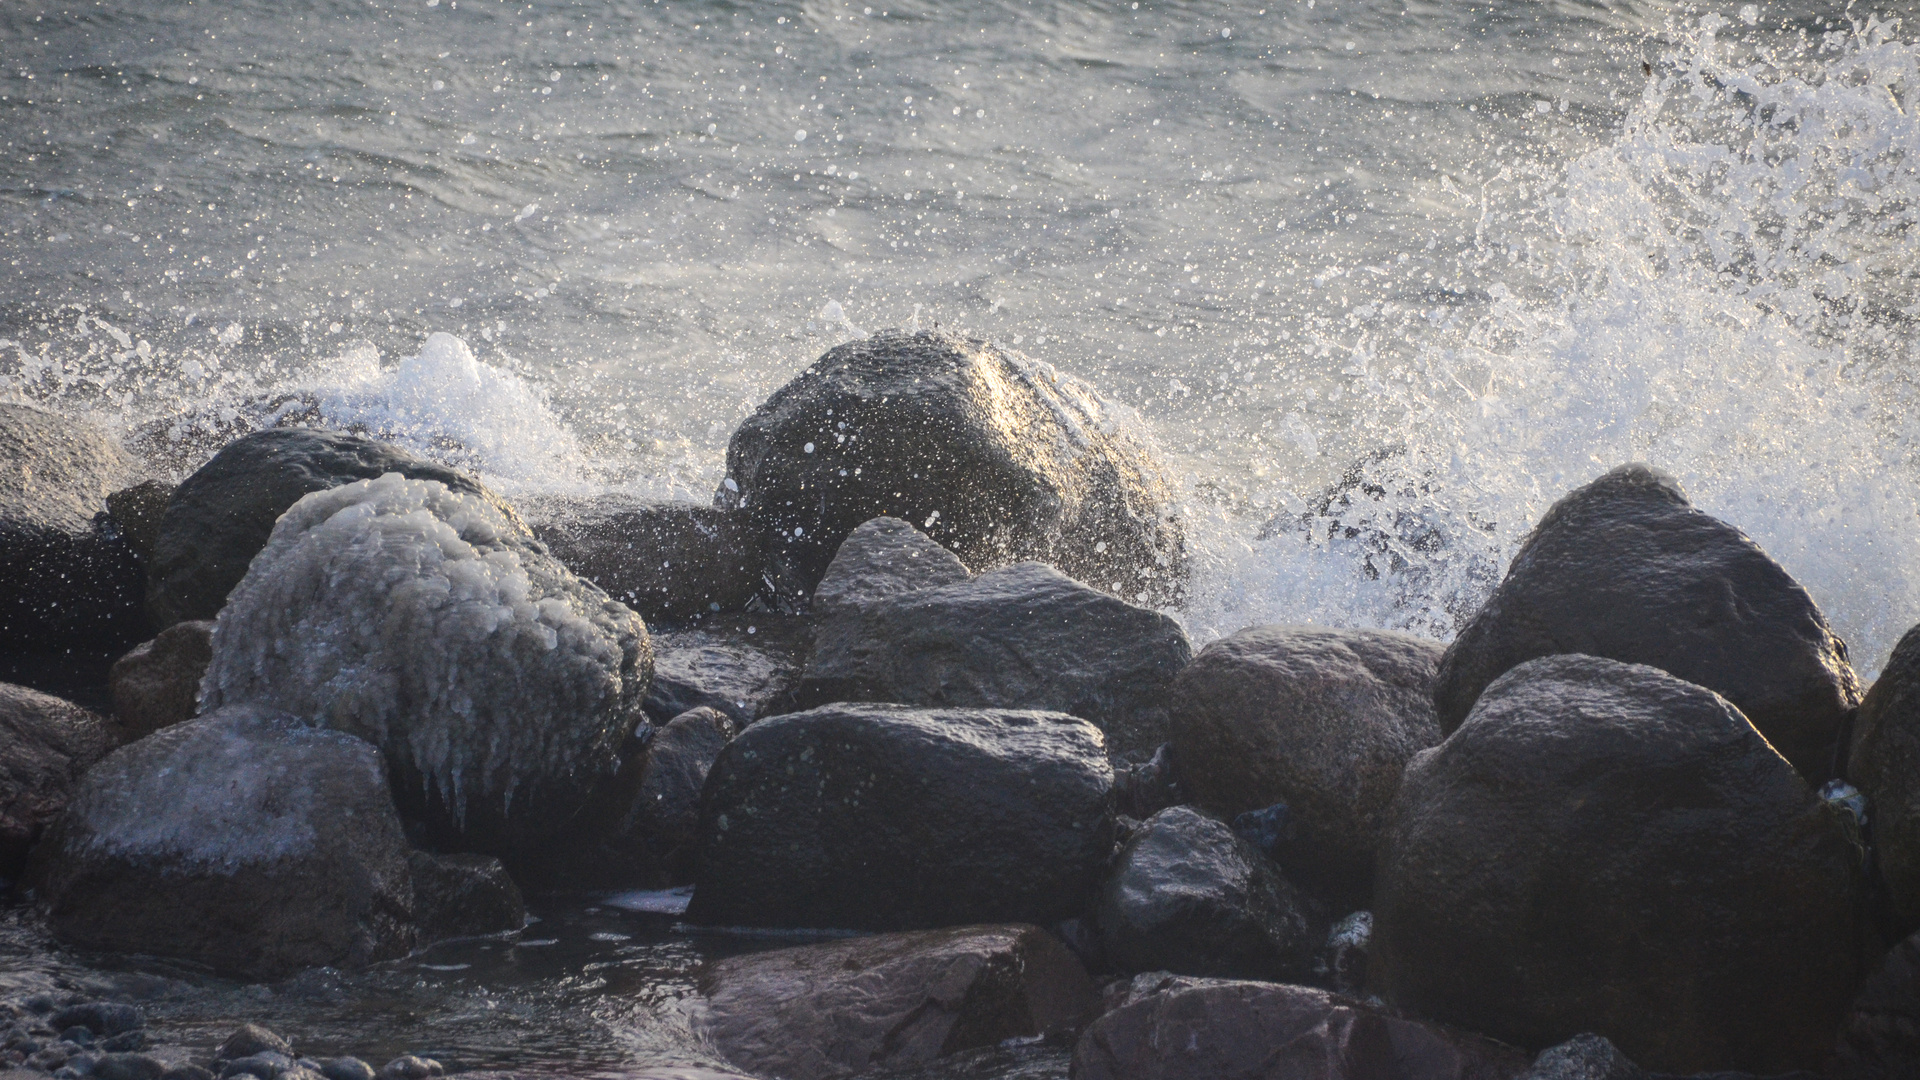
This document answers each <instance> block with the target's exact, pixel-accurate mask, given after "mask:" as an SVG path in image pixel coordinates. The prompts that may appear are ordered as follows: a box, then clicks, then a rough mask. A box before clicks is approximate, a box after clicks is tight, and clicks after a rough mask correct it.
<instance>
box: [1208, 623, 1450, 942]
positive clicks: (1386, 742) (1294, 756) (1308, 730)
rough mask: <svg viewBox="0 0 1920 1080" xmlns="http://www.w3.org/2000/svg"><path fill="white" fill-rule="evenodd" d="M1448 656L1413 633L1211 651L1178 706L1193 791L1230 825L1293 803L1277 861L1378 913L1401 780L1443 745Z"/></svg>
mask: <svg viewBox="0 0 1920 1080" xmlns="http://www.w3.org/2000/svg"><path fill="white" fill-rule="evenodd" d="M1441 651H1442V650H1441V647H1440V646H1439V645H1436V644H1434V643H1433V642H1430V641H1426V640H1424V639H1421V638H1416V637H1412V636H1410V635H1407V634H1397V633H1393V632H1391V631H1377V630H1332V629H1324V628H1320V627H1308V626H1262V627H1253V628H1250V629H1246V630H1242V631H1240V632H1238V633H1235V634H1232V635H1229V636H1227V637H1225V638H1222V639H1220V640H1219V641H1216V642H1214V643H1212V644H1211V645H1208V646H1207V647H1206V648H1204V649H1202V650H1201V651H1200V654H1199V655H1198V656H1195V657H1194V659H1193V663H1191V664H1188V665H1187V667H1186V668H1185V669H1184V670H1182V671H1181V672H1180V675H1179V677H1178V678H1177V679H1175V680H1174V688H1173V693H1172V697H1171V700H1172V702H1173V704H1172V707H1171V710H1170V711H1171V716H1172V741H1173V751H1174V756H1175V758H1176V760H1177V761H1178V762H1179V768H1180V780H1181V784H1182V786H1183V790H1184V792H1185V793H1186V794H1187V796H1188V797H1189V798H1191V799H1193V800H1194V801H1195V802H1196V803H1198V804H1199V805H1201V806H1204V807H1206V808H1207V809H1209V810H1211V811H1213V812H1214V813H1216V814H1219V815H1220V816H1221V817H1223V818H1225V819H1227V820H1229V821H1231V820H1233V819H1234V818H1235V817H1237V816H1238V815H1240V814H1245V813H1250V812H1256V811H1262V810H1266V809H1268V808H1270V807H1274V806H1284V807H1285V814H1286V821H1287V825H1288V827H1289V828H1288V830H1287V831H1285V832H1284V833H1281V834H1276V835H1275V836H1274V838H1273V844H1272V847H1271V854H1272V855H1273V856H1274V857H1275V858H1276V859H1278V860H1279V861H1280V863H1281V864H1282V865H1283V866H1285V867H1286V868H1287V872H1288V874H1289V875H1290V876H1294V877H1296V879H1297V880H1299V881H1300V882H1302V883H1303V884H1305V885H1307V886H1308V887H1310V888H1312V889H1314V890H1315V891H1316V892H1320V893H1322V894H1325V895H1328V896H1329V897H1331V898H1333V899H1336V900H1337V901H1339V902H1340V903H1342V904H1345V905H1346V906H1349V907H1364V906H1366V904H1367V903H1368V899H1369V897H1370V895H1371V892H1372V883H1373V860H1374V850H1375V847H1376V846H1377V844H1378V840H1379V835H1380V830H1381V828H1382V827H1383V825H1384V823H1385V818H1386V813H1387V807H1388V806H1389V805H1390V804H1391V803H1392V802H1393V796H1394V793H1395V792H1396V791H1398V790H1399V787H1400V774H1401V773H1402V771H1404V770H1405V768H1406V765H1407V762H1408V761H1409V760H1411V759H1412V758H1413V755H1414V754H1416V753H1418V752H1419V751H1421V750H1424V749H1426V748H1427V747H1429V746H1433V745H1434V744H1436V743H1438V742H1439V741H1440V728H1439V725H1438V723H1437V722H1436V721H1435V719H1434V712H1433V696H1432V695H1433V678H1434V672H1435V669H1436V668H1437V666H1438V664H1439V660H1440V654H1441Z"/></svg>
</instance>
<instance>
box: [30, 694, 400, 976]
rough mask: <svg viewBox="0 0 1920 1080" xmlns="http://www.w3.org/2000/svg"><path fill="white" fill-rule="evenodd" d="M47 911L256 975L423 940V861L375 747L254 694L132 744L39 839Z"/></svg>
mask: <svg viewBox="0 0 1920 1080" xmlns="http://www.w3.org/2000/svg"><path fill="white" fill-rule="evenodd" d="M34 878H35V883H36V886H37V888H38V895H39V900H40V904H41V906H42V907H43V908H44V909H45V912H46V915H47V918H48V922H49V925H50V926H51V927H52V929H53V931H54V933H55V934H56V935H58V936H59V937H60V938H62V939H63V940H66V941H68V942H72V943H74V944H76V945H80V946H83V947H86V948H94V949H104V950H111V951H115V952H132V953H151V954H157V955H162V956H177V957H182V958H185V959H188V960H192V961H194V962H197V963H201V964H205V965H207V966H209V967H212V968H215V969H216V970H219V971H223V972H228V973H232V974H235V975H240V976H244V977H247V978H255V979H279V978H282V977H285V976H286V975H289V974H291V973H292V972H294V971H297V970H299V969H300V968H303V967H307V966H311V965H318V964H328V965H332V966H335V967H353V966H358V965H363V964H368V963H372V962H374V961H377V960H387V959H392V958H394V957H399V956H405V955H406V954H407V952H408V951H409V950H410V949H411V948H412V947H413V943H414V928H413V923H412V912H413V887H412V875H411V874H410V872H409V870H408V867H407V843H406V838H405V836H404V835H403V834H402V831H401V826H400V819H399V816H398V815H397V814H396V813H395V812H394V808H393V799H392V796H391V795H389V794H388V791H387V776H386V769H385V766H384V765H383V764H382V762H381V760H380V753H379V751H377V750H375V749H374V748H373V747H372V746H370V745H368V744H367V743H365V742H363V741H361V740H360V739H357V738H354V737H353V736H351V735H346V734H343V733H341V732H336V731H325V730H320V729H316V728H313V727H310V726H308V725H307V724H305V723H303V722H301V721H299V720H297V719H295V718H293V717H289V716H284V715H279V714H276V713H274V712H272V711H270V710H266V709H260V708H254V707H250V706H236V707H232V708H227V709H222V710H219V711H217V712H213V713H209V714H208V715H206V716H202V717H200V718H199V719H197V720H189V721H187V722H186V723H183V724H175V725H174V726H173V727H170V728H167V729H165V730H164V731H160V732H158V733H156V734H154V735H151V736H148V737H147V738H145V739H142V740H140V741H139V742H136V743H131V744H129V745H127V746H123V747H121V748H120V749H118V750H116V751H114V752H113V753H111V754H109V755H108V756H107V757H106V758H105V759H104V760H103V761H101V762H100V763H99V764H98V765H96V766H94V767H93V769H92V770H91V771H89V772H88V773H87V774H86V776H85V777H84V778H83V779H82V781H81V783H80V785H79V787H78V788H77V789H76V790H75V792H74V795H73V799H72V801H71V802H70V803H69V804H68V807H67V812H66V813H65V814H64V815H62V816H61V818H60V819H59V821H58V822H56V823H55V824H54V825H53V827H51V828H50V829H49V830H48V832H47V836H46V838H45V839H44V840H43V841H42V842H41V844H40V846H39V847H38V848H37V849H36V850H35V852H34Z"/></svg>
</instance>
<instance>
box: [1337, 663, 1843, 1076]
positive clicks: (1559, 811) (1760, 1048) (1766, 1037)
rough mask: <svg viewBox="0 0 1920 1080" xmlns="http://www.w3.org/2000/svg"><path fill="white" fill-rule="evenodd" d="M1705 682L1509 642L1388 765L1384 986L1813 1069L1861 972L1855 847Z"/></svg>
mask: <svg viewBox="0 0 1920 1080" xmlns="http://www.w3.org/2000/svg"><path fill="white" fill-rule="evenodd" d="M1836 813H1837V812H1836V811H1835V810H1834V809H1832V808H1831V807H1829V806H1828V805H1827V804H1826V803H1825V802H1824V801H1823V800H1821V799H1820V798H1819V797H1818V796H1816V795H1815V794H1814V793H1813V791H1812V790H1810V789H1809V788H1808V787H1807V785H1806V784H1805V783H1804V782H1803V781H1802V780H1801V779H1800V777H1799V776H1798V775H1797V774H1795V772H1794V771H1793V769H1792V768H1791V767H1790V766H1789V765H1788V764H1787V763H1786V761H1785V760H1784V759H1782V758H1781V757H1780V756H1779V755H1778V754H1777V753H1776V752H1775V751H1774V749H1773V748H1772V747H1771V746H1769V745H1768V744H1767V743H1766V741H1765V740H1764V739H1762V738H1761V737H1760V735H1759V733H1758V732H1756V731H1755V730H1754V729H1753V727H1752V725H1750V724H1748V723H1747V722H1746V720H1745V718H1744V717H1742V716H1741V715H1740V713H1739V711H1738V710H1737V709H1735V708H1734V707H1733V706H1732V705H1730V704H1729V703H1728V702H1727V701H1726V700H1725V699H1723V698H1720V697H1719V696H1718V695H1715V694H1713V693H1711V692H1710V691H1707V690H1705V689H1703V688H1701V687H1698V686H1694V685H1692V684H1690V683H1685V682H1682V681H1680V680H1679V679H1676V678H1674V677H1672V676H1671V675H1668V674H1666V673H1665V672H1662V671H1658V670H1656V669H1653V668H1650V667H1644V666H1640V665H1629V664H1621V663H1618V662H1615V661H1611V660H1602V659H1598V658H1594V657H1586V656H1555V657H1547V658H1544V659H1540V660H1534V661H1530V662H1528V663H1526V664H1523V665H1521V666H1519V667H1517V668H1515V669H1513V670H1512V671H1510V672H1508V673H1507V674H1506V675H1504V676H1502V677H1501V678H1500V679H1498V680H1496V681H1495V683H1494V684H1493V685H1492V686H1490V687H1489V688H1488V689H1487V691H1486V693H1485V694H1483V695H1481V697H1480V699H1479V701H1478V703H1477V704H1476V705H1475V706H1474V711H1473V713H1472V714H1471V715H1470V716H1469V717H1468V718H1467V721H1466V723H1464V724H1463V725H1461V727H1460V728H1459V730H1457V731H1456V732H1454V734H1453V735H1452V736H1451V737H1450V738H1448V739H1447V741H1445V742H1443V743H1442V744H1440V745H1439V746H1438V747H1436V748H1434V749H1432V750H1428V751H1425V752H1423V753H1422V754H1420V755H1419V756H1418V757H1416V758H1415V759H1414V761H1413V764H1412V765H1411V766H1410V767H1409V768H1408V770H1407V773H1406V776H1405V778H1404V780H1403V782H1402V784H1401V788H1400V792H1399V794H1398V795H1397V796H1396V798H1395V800H1394V804H1393V808H1392V811H1391V814H1390V817H1389V823H1388V827H1387V830H1386V834H1385V838H1384V843H1383V846H1382V849H1381V856H1380V863H1379V876H1378V879H1377V882H1376V885H1377V894H1376V904H1375V907H1374V918H1375V934H1374V945H1373V950H1372V954H1371V956H1370V958H1369V973H1370V977H1371V981H1372V983H1373V986H1374V987H1375V988H1376V989H1377V990H1378V991H1379V992H1380V993H1382V994H1383V995H1384V996H1385V997H1386V999H1387V1000H1388V1001H1390V1002H1392V1003H1394V1004H1396V1005H1399V1006H1401V1007H1404V1008H1407V1009H1409V1010H1414V1011H1417V1012H1420V1013H1422V1014H1425V1015H1430V1016H1433V1017H1436V1018H1438V1019H1441V1020H1445V1021H1448V1022H1452V1023H1457V1024H1460V1025H1462V1026H1465V1027H1470V1028H1473V1029H1474V1030H1478V1031H1482V1032H1485V1033H1487V1034H1489V1035H1492V1036H1495V1037H1497V1038H1503V1039H1506V1040H1508V1041H1511V1042H1513V1043H1515V1044H1518V1045H1521V1046H1525V1047H1529V1048H1538V1047H1544V1046H1547V1045H1550V1044H1553V1043H1556V1042H1559V1041H1561V1040H1564V1039H1567V1038H1570V1037H1572V1036H1574V1035H1577V1034H1581V1033H1584V1032H1596V1033H1599V1034H1602V1035H1605V1036H1606V1037H1608V1038H1609V1039H1612V1040H1613V1041H1614V1043H1615V1044H1616V1045H1618V1046H1619V1047H1620V1049H1621V1050H1622V1051H1624V1052H1625V1053H1626V1054H1628V1055H1629V1056H1630V1057H1631V1058H1632V1059H1633V1060H1634V1061H1636V1062H1639V1063H1640V1064H1641V1065H1643V1066H1644V1067H1646V1068H1648V1069H1651V1070H1658V1071H1665V1072H1697V1071H1703V1070H1709V1069H1741V1070H1748V1071H1753V1072H1758V1073H1768V1072H1782V1071H1786V1070H1790V1069H1794V1068H1817V1067H1819V1065H1820V1063H1821V1062H1822V1061H1823V1060H1824V1059H1825V1057H1826V1055H1827V1054H1828V1053H1829V1052H1830V1050H1831V1048H1832V1045H1833V1032H1834V1030H1835V1029H1836V1027H1837V1026H1838V1024H1839V1022H1840V1018H1841V1016H1842V1014H1843V1013H1844V1010H1845V1008H1846V1003H1847V1001H1848V998H1849V996H1850V994H1851V992H1852V988H1853V986H1854V984H1855V981H1856V979H1857V977H1858V961H1857V959H1856V957H1857V956H1858V952H1857V950H1858V948H1859V944H1860V938H1859V930H1860V926H1859V922H1858V912H1859V907H1858V904H1859V899H1860V889H1861V880H1860V879H1861V871H1860V857H1861V856H1860V852H1859V850H1858V849H1857V848H1856V847H1855V846H1854V845H1853V843H1852V842H1851V841H1850V840H1849V838H1848V836H1847V834H1846V832H1845V831H1844V829H1843V827H1842V826H1841V824H1840V822H1839V821H1838V820H1837V818H1836V816H1835V815H1836Z"/></svg>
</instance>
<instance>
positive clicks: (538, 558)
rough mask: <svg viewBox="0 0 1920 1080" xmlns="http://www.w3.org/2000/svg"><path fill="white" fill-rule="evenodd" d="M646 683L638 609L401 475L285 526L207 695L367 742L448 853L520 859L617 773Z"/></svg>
mask: <svg viewBox="0 0 1920 1080" xmlns="http://www.w3.org/2000/svg"><path fill="white" fill-rule="evenodd" d="M651 678H652V656H651V652H650V650H649V647H648V640H647V631H646V627H645V625H643V624H642V623H641V621H640V618H639V616H637V615H635V614H634V613H633V612H632V611H630V610H629V609H627V608H626V607H625V606H624V605H621V604H619V603H617V602H615V601H612V600H609V599H608V598H607V595H606V594H605V593H603V592H601V591H600V590H599V589H598V588H595V587H594V586H593V585H592V584H590V583H588V582H585V581H581V580H580V579H579V578H577V577H575V576H574V575H573V574H572V573H570V572H568V571H567V569H566V568H565V567H562V566H561V565H560V564H559V563H557V562H555V561H554V560H553V559H552V558H551V557H549V556H548V555H547V554H546V552H545V549H544V548H542V547H541V546H540V544H539V543H538V542H537V541H535V540H533V539H532V537H531V536H529V535H528V534H527V532H526V530H525V528H524V527H523V526H521V525H520V524H519V523H518V522H517V521H516V520H514V519H513V518H510V517H508V516H507V515H505V514H503V513H501V512H500V510H499V509H498V508H497V507H495V506H494V505H493V504H492V503H490V502H488V501H487V500H486V499H483V498H481V497H480V496H477V495H471V494H465V493H462V492H459V491H454V490H450V489H449V488H448V487H446V486H445V485H444V484H441V483H438V482H436V481H431V480H409V479H407V478H405V477H403V476H400V475H397V474H388V475H386V476H383V477H381V478H379V479H377V480H362V481H358V482H355V483H352V484H347V485H344V486H341V487H335V488H329V489H327V490H325V491H318V492H314V493H313V494H311V495H308V496H306V497H304V498H302V499H301V500H300V501H299V502H298V503H296V504H294V506H293V507H292V508H291V509H289V510H288V511H287V512H286V514H284V515H283V516H282V517H281V518H280V521H279V524H277V525H275V526H274V530H273V537H272V539H271V540H270V541H269V542H268V544H267V546H266V548H265V549H264V550H262V551H261V552H260V554H259V556H258V557H256V558H255V559H254V560H253V564H252V566H251V567H250V568H249V569H248V571H247V576H246V578H245V579H244V580H243V581H242V582H241V583H240V585H239V586H238V587H237V588H235V589H234V591H233V596H232V598H231V599H230V601H229V602H228V605H227V607H226V609H225V610H224V611H223V612H221V616H220V619H219V621H218V622H217V623H216V625H215V627H214V635H213V662H212V664H211V665H210V666H209V667H208V669H207V675H206V679H205V681H204V683H203V684H202V686H201V694H200V698H201V707H202V708H203V709H214V708H218V707H220V706H221V705H224V704H229V703H237V702H252V703H258V704H261V705H265V706H271V707H273V708H275V709H279V710H282V711H285V712H287V713H291V714H293V715H295V716H299V717H302V718H305V719H307V720H308V721H309V722H312V723H317V724H322V725H325V726H327V727H331V728H334V729H337V730H340V731H344V732H347V733H349V734H353V735H358V736H360V737H362V738H364V739H366V740H367V741H368V742H371V743H373V744H374V745H375V746H378V747H379V748H380V749H381V750H382V752H384V753H385V754H386V756H387V761H388V763H389V764H390V765H391V766H392V768H393V770H394V781H395V783H394V794H395V798H396V799H398V800H399V803H400V806H401V807H402V808H403V809H405V810H407V811H408V812H409V813H410V814H412V815H413V816H415V817H418V818H420V819H422V820H424V821H426V822H427V823H428V824H429V825H430V826H431V828H432V834H433V839H434V841H435V843H436V844H439V845H441V846H444V847H448V848H453V849H455V850H469V851H479V852H484V853H486V854H492V855H498V856H500V857H502V858H506V859H508V860H509V861H510V862H511V861H512V860H513V859H514V858H515V857H517V856H521V855H529V854H531V855H538V854H541V853H542V852H543V851H544V847H545V845H547V844H548V843H550V842H551V841H552V840H553V838H554V837H555V836H556V835H557V834H558V833H559V832H560V831H561V830H562V829H564V828H565V827H566V826H567V825H568V823H569V822H570V821H571V820H572V818H573V817H574V815H575V814H577V813H578V812H579V811H580V810H581V809H582V808H583V807H584V806H585V805H586V804H587V801H588V799H589V798H590V797H591V796H592V794H593V791H594V788H595V786H596V785H597V784H599V783H601V782H603V781H604V780H606V779H607V778H609V777H611V776H612V774H613V772H614V770H615V768H616V767H617V758H616V751H617V750H618V749H619V747H620V745H621V743H622V741H623V740H624V739H626V737H627V736H628V735H629V734H630V733H631V732H632V731H633V730H634V727H635V726H636V725H637V724H638V723H640V722H641V719H642V714H641V710H640V702H641V699H642V697H644V695H645V694H646V690H647V684H648V682H649V681H650V679H651Z"/></svg>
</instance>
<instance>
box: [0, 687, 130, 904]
mask: <svg viewBox="0 0 1920 1080" xmlns="http://www.w3.org/2000/svg"><path fill="white" fill-rule="evenodd" d="M113 742H114V740H113V734H112V732H111V731H110V730H109V728H108V726H107V724H106V721H105V720H104V718H102V717H100V716H98V715H96V714H94V713H92V712H89V711H87V710H86V709H83V708H81V707H80V706H78V705H75V704H73V703H72V702H69V701H63V700H61V699H60V698H57V697H53V696H51V695H49V694H42V693H40V692H39V691H37V690H29V689H27V688H26V687H23V686H13V685H10V684H7V683H0V878H4V879H6V880H9V881H11V880H13V879H15V878H18V877H19V876H20V872H21V871H22V870H24V869H25V868H26V864H27V852H28V851H29V850H31V849H32V847H33V845H34V843H35V842H36V841H38V840H39V839H40V834H41V833H42V831H44V830H45V829H46V827H47V825H48V824H49V823H50V822H52V821H53V820H54V818H56V817H57V816H59V814H60V812H61V811H62V810H64V809H66V805H67V802H68V800H69V799H70V798H72V796H73V792H74V789H75V787H76V785H78V784H79V783H80V779H81V776H82V774H83V773H85V772H86V771H87V769H89V768H91V767H92V766H93V764H94V763H95V762H97V761H99V760H100V759H101V758H102V757H104V756H106V753H107V751H109V750H111V749H112V748H113Z"/></svg>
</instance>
